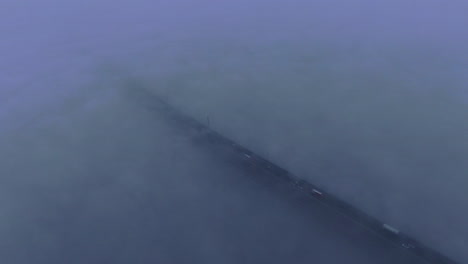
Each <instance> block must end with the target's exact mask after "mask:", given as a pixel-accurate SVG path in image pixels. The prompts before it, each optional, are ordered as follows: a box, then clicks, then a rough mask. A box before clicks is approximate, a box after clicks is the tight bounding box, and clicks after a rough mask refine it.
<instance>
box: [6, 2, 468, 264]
mask: <svg viewBox="0 0 468 264" xmlns="http://www.w3.org/2000/svg"><path fill="white" fill-rule="evenodd" d="M1 5H2V8H1V9H0V10H1V11H0V15H1V21H2V26H1V29H2V32H3V36H4V37H3V38H2V39H1V42H0V45H1V46H0V47H1V49H2V51H1V56H2V62H1V64H0V66H1V67H2V72H1V74H2V75H1V79H0V80H1V85H2V90H1V96H2V97H1V102H2V106H1V107H2V108H1V110H2V111H1V113H0V114H1V116H0V118H1V120H2V122H3V125H2V127H1V129H2V133H3V134H4V135H11V134H13V133H16V132H15V131H18V130H19V129H20V128H21V127H22V126H23V125H24V124H27V123H28V122H29V121H30V120H33V119H35V118H38V116H40V115H41V114H42V113H43V115H47V113H51V112H57V111H58V112H60V111H61V110H60V109H61V108H60V107H56V105H54V104H50V102H52V101H54V102H56V101H60V100H61V98H64V97H68V96H69V94H70V93H71V91H75V90H80V89H82V87H88V88H87V89H90V90H93V91H94V90H95V89H96V87H99V86H101V85H104V86H105V85H106V81H105V80H106V79H108V78H115V76H116V75H118V76H119V77H121V78H122V79H125V78H127V77H131V78H137V79H138V80H140V81H141V82H143V83H144V84H145V85H147V86H148V87H151V88H152V89H153V90H154V92H156V93H158V94H162V95H164V96H166V97H167V98H168V99H169V100H170V101H171V102H172V103H174V104H175V105H176V106H178V107H180V108H181V109H183V110H185V111H186V112H187V113H189V114H191V115H193V116H195V117H197V118H199V119H200V120H207V117H209V119H210V125H211V126H212V127H213V128H215V129H216V130H218V131H220V132H222V133H223V134H226V135H227V136H229V137H231V138H234V139H235V140H237V141H239V142H240V143H242V144H244V145H246V146H248V147H250V148H252V149H253V150H255V151H257V152H259V153H260V154H262V155H264V156H266V157H268V158H270V159H271V160H272V161H274V162H277V163H279V164H280V165H282V166H284V167H286V168H287V169H289V170H291V171H293V172H294V173H296V174H297V175H298V176H301V177H304V178H306V179H308V180H310V181H311V182H313V183H315V184H318V185H320V186H322V187H323V188H325V189H326V190H328V191H330V192H332V193H335V194H337V195H338V196H340V197H341V198H343V199H345V200H348V201H349V202H351V203H352V204H354V205H356V206H358V207H359V208H362V209H364V210H365V211H366V212H368V213H370V214H372V215H374V216H376V217H378V218H379V219H382V220H383V221H386V222H388V223H390V224H392V225H394V226H396V227H398V228H399V229H401V230H403V231H405V232H408V233H409V234H411V235H413V236H415V237H417V238H418V239H420V240H421V241H423V242H425V243H427V244H428V245H430V246H432V247H434V248H436V249H438V250H440V251H442V252H443V253H445V254H447V255H449V256H451V257H453V258H455V259H457V260H460V261H468V255H467V253H466V248H467V246H468V231H467V230H468V229H466V228H465V226H466V222H468V215H467V214H466V213H465V212H464V208H466V206H467V204H468V194H467V192H466V186H467V185H468V180H467V178H466V172H467V171H468V162H466V157H467V156H468V138H467V137H468V122H466V119H467V118H466V115H467V110H468V109H467V108H468V106H467V93H466V87H467V83H468V80H467V76H468V75H467V67H468V63H467V59H468V57H467V54H468V53H467V51H468V50H467V49H468V48H467V47H468V34H467V32H466V31H467V28H468V22H467V19H466V13H467V12H468V6H467V4H466V2H464V1H433V0H431V1H410V2H408V1H391V2H389V1H367V0H363V1H345V0H335V1H325V0H323V1H304V0H293V1H261V0H255V1H235V2H234V1H230V2H227V1H209V0H203V1H157V2H154V1H145V0H138V1H133V2H132V3H129V2H125V1H106V0H99V1H80V2H71V1H69V2H66V1H42V2H33V1H24V2H18V1H4V2H2V4H1ZM91 84H92V85H91ZM89 87H91V88H89ZM18 98H21V99H18ZM37 98H40V100H37ZM78 101H79V100H78ZM33 109H34V110H33ZM37 109H40V111H39V110H38V111H36V110H37ZM10 142H14V141H10ZM5 144H6V143H5ZM10 144H12V145H11V147H12V148H16V147H17V146H18V145H17V144H15V143H10ZM8 156H9V155H7V154H5V157H8Z"/></svg>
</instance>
